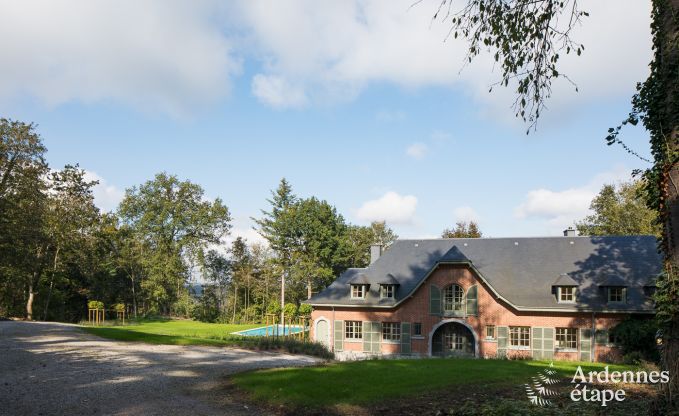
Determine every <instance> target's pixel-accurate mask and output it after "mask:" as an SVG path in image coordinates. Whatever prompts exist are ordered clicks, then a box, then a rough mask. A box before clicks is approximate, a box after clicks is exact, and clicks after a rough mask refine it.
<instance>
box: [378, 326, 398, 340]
mask: <svg viewBox="0 0 679 416" xmlns="http://www.w3.org/2000/svg"><path fill="white" fill-rule="evenodd" d="M382 339H383V340H384V341H400V340H401V323H400V322H383V323H382Z"/></svg>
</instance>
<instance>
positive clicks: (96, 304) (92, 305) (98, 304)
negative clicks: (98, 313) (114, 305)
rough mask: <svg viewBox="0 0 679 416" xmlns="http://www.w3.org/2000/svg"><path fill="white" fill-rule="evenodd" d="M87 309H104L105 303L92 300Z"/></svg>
mask: <svg viewBox="0 0 679 416" xmlns="http://www.w3.org/2000/svg"><path fill="white" fill-rule="evenodd" d="M81 305H82V304H81ZM87 307H88V308H89V309H104V302H102V301H99V300H91V301H89V302H87Z"/></svg>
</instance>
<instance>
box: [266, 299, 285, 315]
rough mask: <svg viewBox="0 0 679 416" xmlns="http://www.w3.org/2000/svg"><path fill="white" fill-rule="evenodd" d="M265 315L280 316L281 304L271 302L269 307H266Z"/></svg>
mask: <svg viewBox="0 0 679 416" xmlns="http://www.w3.org/2000/svg"><path fill="white" fill-rule="evenodd" d="M266 313H269V314H273V315H280V314H281V304H280V303H278V302H276V301H273V302H271V303H269V306H267V307H266Z"/></svg>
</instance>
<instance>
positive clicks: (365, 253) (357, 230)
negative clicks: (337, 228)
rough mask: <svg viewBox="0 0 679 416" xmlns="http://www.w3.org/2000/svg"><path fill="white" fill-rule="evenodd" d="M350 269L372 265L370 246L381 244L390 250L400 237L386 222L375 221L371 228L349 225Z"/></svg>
mask: <svg viewBox="0 0 679 416" xmlns="http://www.w3.org/2000/svg"><path fill="white" fill-rule="evenodd" d="M346 238H347V240H348V241H347V245H348V255H349V263H348V267H366V266H368V264H370V246H371V245H373V244H380V245H381V246H382V248H383V249H384V250H387V249H389V246H391V245H392V244H393V243H394V242H395V241H396V240H397V239H398V235H396V233H394V231H393V230H392V229H391V228H389V226H388V225H387V223H386V222H385V221H373V222H372V223H371V224H370V226H367V227H366V226H361V225H349V226H348V228H347V236H346Z"/></svg>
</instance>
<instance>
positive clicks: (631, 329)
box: [611, 318, 660, 363]
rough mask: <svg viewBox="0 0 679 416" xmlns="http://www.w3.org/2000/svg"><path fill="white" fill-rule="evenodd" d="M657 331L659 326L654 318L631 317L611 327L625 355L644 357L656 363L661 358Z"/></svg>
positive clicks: (639, 358) (635, 357)
mask: <svg viewBox="0 0 679 416" xmlns="http://www.w3.org/2000/svg"><path fill="white" fill-rule="evenodd" d="M657 332H658V326H657V324H656V322H655V321H654V320H653V319H633V318H629V319H627V320H625V321H622V322H620V323H619V324H618V325H616V326H615V327H614V328H613V329H611V334H612V335H613V336H614V337H615V338H616V340H617V341H616V342H617V344H618V345H619V346H620V348H621V349H622V353H623V356H624V357H627V358H628V359H629V360H636V361H641V360H642V359H643V360H647V361H652V362H656V363H657V362H658V361H659V359H660V354H659V353H658V347H657V345H656V341H655V336H656V334H657ZM623 359H624V358H623Z"/></svg>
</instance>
